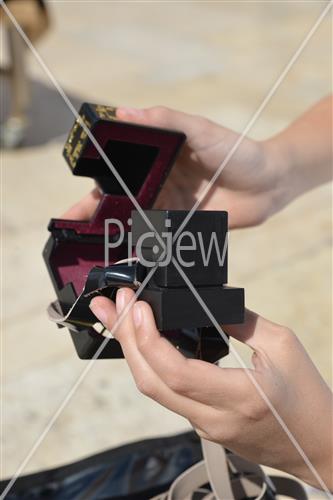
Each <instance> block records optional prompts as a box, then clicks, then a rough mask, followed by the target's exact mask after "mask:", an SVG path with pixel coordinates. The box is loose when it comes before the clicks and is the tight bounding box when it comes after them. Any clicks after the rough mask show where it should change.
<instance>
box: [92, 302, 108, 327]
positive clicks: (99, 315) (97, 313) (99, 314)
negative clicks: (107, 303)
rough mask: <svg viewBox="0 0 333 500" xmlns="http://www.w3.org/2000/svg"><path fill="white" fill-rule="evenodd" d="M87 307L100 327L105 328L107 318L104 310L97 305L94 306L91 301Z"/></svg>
mask: <svg viewBox="0 0 333 500" xmlns="http://www.w3.org/2000/svg"><path fill="white" fill-rule="evenodd" d="M89 307H90V309H91V310H92V312H93V314H94V315H95V316H96V318H97V319H98V320H99V321H100V322H101V323H102V325H104V326H105V325H106V324H107V320H108V317H107V313H106V312H105V311H104V309H103V308H102V307H100V306H99V305H95V304H94V301H93V300H92V301H91V302H90V304H89Z"/></svg>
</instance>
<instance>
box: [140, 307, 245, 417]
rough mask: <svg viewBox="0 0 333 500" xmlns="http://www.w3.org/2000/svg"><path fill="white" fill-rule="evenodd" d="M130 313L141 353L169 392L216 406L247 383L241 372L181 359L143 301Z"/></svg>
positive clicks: (242, 388) (199, 361)
mask: <svg viewBox="0 0 333 500" xmlns="http://www.w3.org/2000/svg"><path fill="white" fill-rule="evenodd" d="M133 314H134V319H135V326H136V332H135V335H136V343H137V346H138V349H139V351H140V353H141V355H142V356H143V357H144V359H145V360H146V361H147V363H148V364H149V366H150V367H151V368H152V369H153V370H154V371H155V373H157V375H158V376H159V377H160V379H161V380H162V381H163V382H164V383H165V385H167V386H168V387H169V388H170V389H171V390H172V391H174V392H175V393H177V394H180V395H183V396H186V397H187V398H190V399H193V400H195V401H198V402H200V403H203V404H207V405H210V406H214V403H216V407H217V402H218V404H219V405H221V403H222V404H223V403H225V407H228V406H229V404H230V402H231V401H232V400H233V399H234V398H239V397H242V396H243V393H244V390H245V387H246V385H247V384H244V374H243V373H242V372H241V371H239V370H232V369H231V370H230V369H224V368H223V369H222V368H220V367H218V366H215V365H212V364H210V363H206V362H204V361H201V360H195V359H187V358H185V357H184V356H183V355H182V354H181V353H180V352H179V351H177V349H176V348H175V347H174V346H173V345H172V344H171V343H170V342H169V341H168V340H167V339H166V338H164V337H162V336H161V335H160V333H159V332H158V330H157V329H156V326H155V321H154V316H153V312H152V310H151V308H150V306H149V305H148V304H147V303H146V302H137V303H136V304H135V306H134V310H133ZM217 400H218V401H217Z"/></svg>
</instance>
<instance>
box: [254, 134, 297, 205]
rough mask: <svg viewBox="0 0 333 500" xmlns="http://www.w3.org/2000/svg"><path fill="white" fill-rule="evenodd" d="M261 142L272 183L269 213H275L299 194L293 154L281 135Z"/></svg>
mask: <svg viewBox="0 0 333 500" xmlns="http://www.w3.org/2000/svg"><path fill="white" fill-rule="evenodd" d="M261 144H262V148H263V151H264V157H265V164H266V172H267V176H268V179H269V183H270V190H269V191H270V193H269V195H270V199H271V213H270V214H269V215H273V214H275V213H276V212H279V211H280V210H282V208H284V207H285V206H286V205H288V203H290V202H291V201H292V200H293V199H294V198H295V197H296V196H297V189H296V188H297V186H295V180H294V176H293V161H292V155H291V154H290V151H289V148H288V147H287V144H286V142H285V140H284V139H283V137H281V136H280V135H278V136H274V137H272V138H270V139H267V140H264V141H262V143H261Z"/></svg>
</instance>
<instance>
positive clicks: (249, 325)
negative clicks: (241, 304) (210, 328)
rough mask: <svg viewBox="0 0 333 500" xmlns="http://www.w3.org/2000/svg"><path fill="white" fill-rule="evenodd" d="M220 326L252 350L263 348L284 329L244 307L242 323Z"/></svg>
mask: <svg viewBox="0 0 333 500" xmlns="http://www.w3.org/2000/svg"><path fill="white" fill-rule="evenodd" d="M222 328H223V331H224V332H225V333H227V334H228V335H230V336H231V337H233V338H235V339H236V340H239V341H240V342H242V343H243V344H246V345H248V346H249V347H251V349H254V350H257V349H260V348H265V346H267V345H268V344H271V342H274V340H275V339H276V337H278V334H279V332H280V331H281V330H284V329H285V328H284V327H282V326H280V325H278V324H276V323H272V322H271V321H269V320H267V319H265V318H263V317H262V316H259V314H256V313H255V312H253V311H250V310H249V309H245V318H244V323H242V324H238V325H223V327H222Z"/></svg>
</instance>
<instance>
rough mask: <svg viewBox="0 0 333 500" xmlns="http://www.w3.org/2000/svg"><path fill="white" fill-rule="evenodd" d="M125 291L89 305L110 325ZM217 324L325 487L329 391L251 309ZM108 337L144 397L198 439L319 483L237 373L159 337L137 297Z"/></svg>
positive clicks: (288, 335) (301, 354)
mask: <svg viewBox="0 0 333 500" xmlns="http://www.w3.org/2000/svg"><path fill="white" fill-rule="evenodd" d="M133 295H134V292H133V291H132V290H129V289H120V290H119V291H118V294H117V303H116V306H115V305H114V304H113V302H111V301H110V300H109V299H107V298H105V297H97V298H95V299H94V300H93V301H92V303H91V308H92V310H93V312H94V314H95V315H96V316H97V317H98V318H99V320H100V321H101V322H102V323H103V324H104V325H105V326H106V327H107V328H108V329H109V330H112V326H113V325H114V324H115V322H116V320H117V317H118V316H119V315H120V313H121V311H123V310H124V308H125V306H126V305H127V304H128V302H129V301H130V300H131V299H132V298H133ZM224 329H225V331H226V333H228V334H230V335H231V336H232V337H234V338H236V339H238V340H239V341H241V342H243V343H245V344H247V345H248V346H249V347H250V348H251V349H252V350H253V352H254V354H253V358H252V362H253V369H251V374H252V375H253V377H254V379H255V381H256V382H257V384H259V386H260V387H261V388H262V390H263V391H264V393H265V394H266V396H267V397H268V399H269V400H270V402H271V403H272V405H273V406H274V408H275V410H276V411H277V412H278V414H279V415H280V416H281V417H282V419H283V421H284V422H285V424H286V425H287V427H288V429H289V430H290V432H291V433H292V434H293V435H294V437H295V438H296V440H297V441H298V443H299V444H300V446H301V447H302V449H303V450H304V452H305V453H306V455H307V456H308V458H309V459H310V461H311V462H312V464H313V466H314V467H315V469H316V470H317V472H318V474H319V475H320V477H321V478H322V479H323V481H324V482H325V483H326V484H327V486H328V487H329V488H333V480H332V475H331V465H332V461H331V460H332V451H333V444H332V394H331V392H330V390H329V388H328V387H327V386H326V384H325V382H324V381H323V379H322V378H321V376H320V374H319V373H318V371H317V369H316V368H315V366H314V365H313V363H312V361H311V360H310V358H309V357H308V355H307V353H306V351H305V350H304V348H303V346H302V345H301V343H300V342H299V341H298V339H297V337H296V336H295V335H294V334H293V333H292V332H291V331H290V330H289V329H288V328H285V327H282V326H279V325H276V324H274V323H271V322H270V321H267V320H265V319H264V318H261V317H260V316H258V315H257V314H255V313H253V312H251V311H247V313H246V320H245V323H244V324H242V325H234V326H226V327H224ZM114 335H115V337H116V338H117V340H118V341H119V342H120V344H121V346H122V349H123V352H124V354H125V357H126V359H127V362H128V364H129V367H130V369H131V372H132V374H133V377H134V379H135V382H136V384H137V387H138V389H139V390H140V391H141V392H142V393H143V394H144V395H146V396H148V397H150V398H152V399H154V400H155V401H157V402H158V403H160V404H162V405H163V406H165V407H166V408H169V409H170V410H172V411H174V412H176V413H178V414H179V415H182V416H183V417H185V418H187V419H188V420H189V421H190V422H191V424H192V425H193V427H194V428H195V429H196V431H197V432H198V434H199V435H200V436H201V437H203V438H205V439H209V440H212V441H215V442H218V443H221V444H223V445H224V446H226V447H227V448H228V449H230V450H232V451H234V452H235V453H238V454H239V455H241V456H243V457H245V458H247V459H248V460H250V461H254V462H256V463H261V464H263V465H268V466H272V467H275V468H278V469H281V470H284V471H286V472H289V473H291V474H294V475H296V476H297V477H299V478H301V479H302V480H304V481H306V482H308V483H309V484H312V485H314V486H319V487H320V485H319V484H318V482H317V480H316V478H315V477H314V476H313V474H312V472H311V471H310V470H309V469H308V467H307V465H306V464H305V463H304V461H303V459H302V457H301V456H300V454H299V453H298V451H297V450H296V449H295V447H294V445H293V444H292V443H291V441H290V440H289V438H288V437H287V435H286V433H285V432H284V430H283V429H282V427H281V425H280V424H279V423H278V422H277V420H276V418H275V417H274V416H273V414H272V412H271V410H270V409H269V408H268V406H267V404H266V403H265V401H264V400H263V399H262V397H261V396H260V394H259V393H258V391H257V389H256V388H255V386H254V384H253V382H252V381H251V380H250V378H249V376H248V374H247V372H246V371H245V370H243V369H234V368H233V369H230V368H220V367H218V366H216V365H212V364H209V363H206V362H204V361H200V360H193V359H186V358H185V357H184V356H183V355H182V354H181V353H180V352H179V351H177V350H176V349H175V348H174V347H173V346H172V345H171V344H170V343H169V342H168V341H167V340H166V339H165V338H163V337H161V335H160V333H159V332H158V330H157V328H156V325H155V321H154V317H153V313H152V310H151V308H150V307H149V305H148V304H147V303H145V302H142V301H140V302H136V303H135V305H134V307H133V308H132V309H130V310H129V312H128V313H127V314H126V316H125V317H124V319H123V320H122V321H121V323H120V325H119V326H118V328H117V330H116V331H115V332H114Z"/></svg>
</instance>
